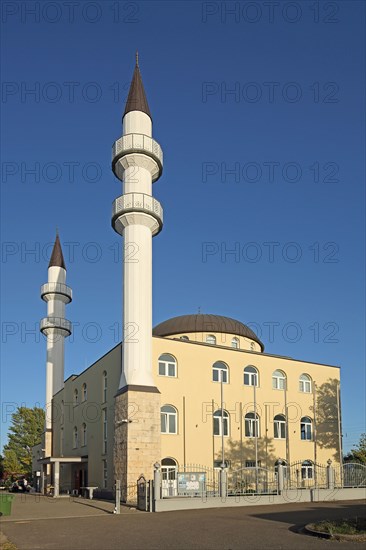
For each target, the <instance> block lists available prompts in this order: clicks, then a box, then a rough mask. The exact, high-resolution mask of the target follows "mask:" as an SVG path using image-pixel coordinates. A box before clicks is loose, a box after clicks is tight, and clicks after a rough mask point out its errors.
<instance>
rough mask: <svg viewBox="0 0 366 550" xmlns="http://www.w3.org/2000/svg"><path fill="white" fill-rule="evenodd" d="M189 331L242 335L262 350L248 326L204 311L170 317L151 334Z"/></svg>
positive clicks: (171, 333)
mask: <svg viewBox="0 0 366 550" xmlns="http://www.w3.org/2000/svg"><path fill="white" fill-rule="evenodd" d="M189 332H220V333H224V334H235V335H237V336H244V338H249V339H250V340H254V342H257V343H258V344H259V345H260V347H261V348H262V351H263V350H264V345H263V343H262V342H261V341H260V340H259V338H258V336H257V335H256V334H255V333H254V332H253V331H252V330H251V329H250V328H249V327H247V326H246V325H244V324H243V323H241V322H240V321H236V320H235V319H231V318H230V317H223V316H221V315H209V314H206V313H198V314H196V315H180V316H179V317H172V318H171V319H168V320H167V321H163V322H162V323H160V324H159V325H156V327H154V328H153V336H171V335H173V334H182V333H189Z"/></svg>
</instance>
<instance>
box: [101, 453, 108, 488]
mask: <svg viewBox="0 0 366 550" xmlns="http://www.w3.org/2000/svg"><path fill="white" fill-rule="evenodd" d="M102 464H103V489H106V488H107V485H108V467H107V461H106V460H102Z"/></svg>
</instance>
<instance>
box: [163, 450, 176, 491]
mask: <svg viewBox="0 0 366 550" xmlns="http://www.w3.org/2000/svg"><path fill="white" fill-rule="evenodd" d="M177 472H178V465H177V461H176V460H174V458H163V460H162V461H161V494H162V497H163V498H166V497H175V496H177V477H178V476H177Z"/></svg>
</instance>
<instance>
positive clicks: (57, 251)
mask: <svg viewBox="0 0 366 550" xmlns="http://www.w3.org/2000/svg"><path fill="white" fill-rule="evenodd" d="M48 267H62V268H63V269H66V266H65V260H64V255H63V254H62V248H61V243H60V237H59V236H58V229H57V228H56V239H55V244H54V245H53V249H52V254H51V258H50V263H49V264H48Z"/></svg>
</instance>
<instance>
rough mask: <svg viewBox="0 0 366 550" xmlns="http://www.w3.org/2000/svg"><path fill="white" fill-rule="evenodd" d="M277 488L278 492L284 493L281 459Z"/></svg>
mask: <svg viewBox="0 0 366 550" xmlns="http://www.w3.org/2000/svg"><path fill="white" fill-rule="evenodd" d="M277 472H278V473H277V490H278V494H279V495H282V492H283V465H282V462H281V461H278V466H277Z"/></svg>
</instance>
